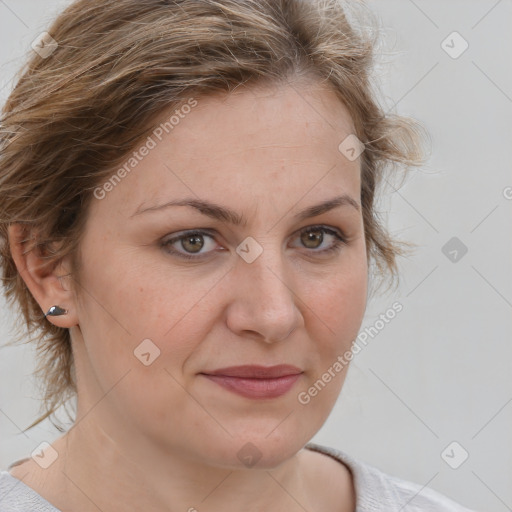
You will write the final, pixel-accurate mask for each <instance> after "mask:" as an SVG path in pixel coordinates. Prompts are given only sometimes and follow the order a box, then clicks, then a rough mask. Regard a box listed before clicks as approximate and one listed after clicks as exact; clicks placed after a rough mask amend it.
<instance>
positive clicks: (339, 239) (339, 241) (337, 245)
mask: <svg viewBox="0 0 512 512" xmlns="http://www.w3.org/2000/svg"><path fill="white" fill-rule="evenodd" d="M311 231H313V232H315V231H321V232H322V233H327V234H328V235H332V236H334V237H335V238H336V240H334V243H333V245H331V247H329V248H328V249H322V250H320V251H318V250H315V249H310V251H312V252H313V253H316V254H323V255H325V254H331V253H333V252H336V251H339V250H340V249H341V247H342V246H343V245H346V243H347V241H346V239H345V237H344V236H343V234H340V233H339V232H338V231H336V230H333V229H330V228H328V227H326V226H322V225H320V226H308V227H307V228H304V229H302V230H300V231H299V234H298V236H300V235H302V234H304V233H308V232H311ZM193 235H199V236H208V237H210V238H213V234H212V233H211V232H208V231H204V230H191V231H186V232H185V233H184V234H182V235H180V236H177V237H174V238H170V239H168V240H164V241H163V242H162V244H161V246H162V247H164V248H165V249H166V251H167V252H169V253H170V254H172V255H176V256H178V257H180V258H184V259H187V260H200V259H203V258H205V257H206V256H207V254H208V253H205V254H203V255H199V256H195V255H192V254H187V253H182V252H179V251H176V250H175V249H171V245H172V244H174V243H175V242H179V241H181V240H185V239H186V238H188V237H190V236H193ZM322 242H323V240H322ZM306 249H307V248H306ZM210 252H213V251H210Z"/></svg>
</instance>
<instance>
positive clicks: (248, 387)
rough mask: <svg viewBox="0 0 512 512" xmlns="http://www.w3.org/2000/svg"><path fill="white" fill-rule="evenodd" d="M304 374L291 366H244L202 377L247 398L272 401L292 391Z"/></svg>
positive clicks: (212, 372)
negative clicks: (271, 399)
mask: <svg viewBox="0 0 512 512" xmlns="http://www.w3.org/2000/svg"><path fill="white" fill-rule="evenodd" d="M303 373H304V372H303V371H302V370H301V369H299V368H297V367H296V366H291V365H277V366H270V367H265V366H255V365H244V366H232V367H229V368H221V369H218V370H213V371H208V372H203V373H201V374H200V375H203V376H204V377H206V378H207V379H209V380H211V381H212V382H214V383H216V384H218V385H219V386H221V387H222V388H224V389H226V390H228V391H231V392H233V393H236V394H238V395H241V396H244V397H246V398H252V399H270V398H277V397H279V396H282V395H284V394H285V393H287V392H288V391H290V389H291V388H292V387H293V385H294V384H295V383H296V382H297V380H299V379H300V377H301V375H302V374H303Z"/></svg>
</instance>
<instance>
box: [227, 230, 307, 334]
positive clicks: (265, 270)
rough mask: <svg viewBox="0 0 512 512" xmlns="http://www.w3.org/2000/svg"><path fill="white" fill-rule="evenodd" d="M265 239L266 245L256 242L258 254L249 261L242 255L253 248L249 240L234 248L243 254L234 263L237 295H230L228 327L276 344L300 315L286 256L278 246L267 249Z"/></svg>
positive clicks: (269, 241) (253, 245) (294, 325)
mask: <svg viewBox="0 0 512 512" xmlns="http://www.w3.org/2000/svg"><path fill="white" fill-rule="evenodd" d="M267 240H268V242H267V243H265V242H258V244H259V247H260V249H259V251H260V253H259V255H257V256H256V257H255V259H253V260H251V259H250V258H244V254H245V255H247V254H250V253H251V251H255V250H256V249H257V247H256V245H255V244H254V242H253V241H250V240H249V241H248V242H247V243H248V246H243V243H242V244H240V246H239V248H238V249H240V247H242V249H245V250H247V252H246V253H241V255H240V259H239V260H237V262H236V268H235V276H236V277H235V286H236V287H237V288H238V292H237V293H235V294H234V295H235V297H236V299H235V300H236V304H235V307H234V310H233V311H234V312H233V316H232V318H231V325H232V326H233V327H235V328H236V330H238V331H247V330H250V331H255V332H257V333H259V334H260V336H262V337H264V338H265V339H266V340H270V341H277V340H279V339H283V338H285V337H286V336H287V335H288V334H289V333H290V332H291V331H292V330H294V329H295V328H296V327H297V325H298V322H299V318H300V312H299V311H298V310H297V307H296V296H295V294H294V292H293V282H291V279H292V277H291V276H292V273H291V272H289V271H288V270H289V269H288V266H287V264H286V256H285V255H284V254H283V251H282V250H281V247H280V246H279V247H272V246H271V244H272V241H271V240H272V237H269V238H268V239H267ZM251 244H252V246H251ZM239 254H240V253H239ZM254 255H255V253H254V252H253V254H252V256H254Z"/></svg>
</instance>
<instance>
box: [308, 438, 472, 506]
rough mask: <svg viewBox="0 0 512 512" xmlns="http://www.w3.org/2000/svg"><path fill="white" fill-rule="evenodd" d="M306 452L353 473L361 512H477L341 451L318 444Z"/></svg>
mask: <svg viewBox="0 0 512 512" xmlns="http://www.w3.org/2000/svg"><path fill="white" fill-rule="evenodd" d="M306 448H308V449H310V450H314V451H318V452H321V453H325V454H326V455H330V456H331V457H333V458H335V459H337V460H339V461H340V462H342V463H343V464H345V465H346V466H347V467H348V468H349V469H350V471H351V473H352V476H353V480H354V488H355V493H356V510H357V512H377V511H378V512H399V511H400V512H430V511H432V512H433V511H435V512H475V511H473V510H471V509H468V508H466V507H464V506H462V505H460V504H458V503H456V502H455V501H453V500H451V499H450V498H448V497H446V496H444V495H443V494H441V493H439V492H437V491H434V490H433V489H431V488H429V487H425V486H422V485H419V484H416V483H413V482H409V481H407V480H402V479H401V478H398V477H395V476H392V475H388V474H386V473H384V472H382V471H381V470H379V469H378V468H376V467H374V466H371V465H370V464H366V463H364V462H362V461H360V460H357V459H355V458H353V457H351V456H350V455H348V454H346V453H344V452H342V451H341V450H338V449H335V448H330V447H326V446H322V445H318V444H316V443H308V444H307V445H306Z"/></svg>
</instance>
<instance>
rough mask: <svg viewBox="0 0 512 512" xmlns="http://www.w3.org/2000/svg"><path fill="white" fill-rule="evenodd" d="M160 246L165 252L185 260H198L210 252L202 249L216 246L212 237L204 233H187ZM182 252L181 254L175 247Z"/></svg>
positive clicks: (165, 241)
mask: <svg viewBox="0 0 512 512" xmlns="http://www.w3.org/2000/svg"><path fill="white" fill-rule="evenodd" d="M162 246H163V247H165V249H166V251H167V252H169V253H171V254H174V255H176V256H179V257H182V258H186V259H199V258H201V257H202V256H204V255H205V254H206V253H208V252H213V251H212V250H210V251H203V252H201V249H203V248H204V247H206V248H208V246H210V249H214V248H215V246H216V244H215V241H214V239H213V235H212V234H210V233H208V232H206V231H187V232H185V234H183V235H179V236H174V237H172V238H169V239H167V240H164V241H163V242H162ZM176 246H177V247H179V248H180V249H182V250H184V251H185V252H181V251H180V250H177V247H176Z"/></svg>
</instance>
